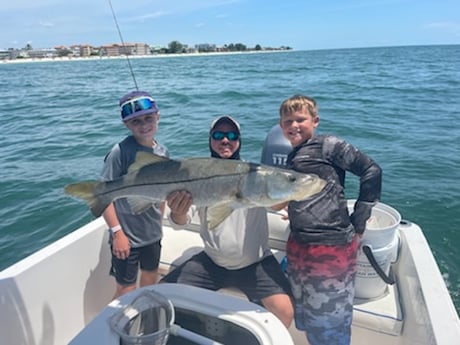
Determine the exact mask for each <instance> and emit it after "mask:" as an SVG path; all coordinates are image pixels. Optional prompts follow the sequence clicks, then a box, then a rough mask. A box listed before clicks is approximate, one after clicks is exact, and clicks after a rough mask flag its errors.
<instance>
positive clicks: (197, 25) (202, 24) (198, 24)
mask: <svg viewBox="0 0 460 345" xmlns="http://www.w3.org/2000/svg"><path fill="white" fill-rule="evenodd" d="M205 25H206V24H205V23H196V24H195V27H196V28H202V27H203V26H205Z"/></svg>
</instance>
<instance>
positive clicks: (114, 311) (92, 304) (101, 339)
mask: <svg viewBox="0 0 460 345" xmlns="http://www.w3.org/2000/svg"><path fill="white" fill-rule="evenodd" d="M276 157H277V158H276V159H278V158H279V156H276ZM382 207H383V210H384V211H385V210H386V209H385V207H387V206H385V205H383V204H382ZM390 209H391V208H390ZM269 224H270V245H271V248H272V250H273V252H274V253H275V256H276V257H277V258H278V259H279V260H280V261H281V260H282V259H283V257H284V248H285V242H286V239H287V236H288V234H289V227H288V223H287V221H285V220H282V218H281V217H280V215H279V214H278V213H269ZM393 230H394V233H395V235H396V237H397V242H396V243H397V245H393V244H392V245H391V247H394V248H395V250H396V255H393V256H394V257H393V258H392V259H391V262H389V265H390V264H391V272H392V276H393V277H394V278H395V281H396V282H395V284H393V285H389V284H383V290H382V293H379V294H378V296H372V297H366V298H356V299H355V303H354V314H353V326H352V344H353V345H368V344H372V345H415V344H420V345H453V344H458V343H459V339H460V321H459V317H458V314H457V312H456V310H455V307H454V304H453V302H452V299H451V297H450V295H449V292H448V289H447V287H446V285H445V282H444V280H443V277H442V275H441V273H440V271H439V268H438V266H437V264H436V261H435V259H434V257H433V254H432V252H431V250H430V248H429V246H428V244H427V241H426V239H425V237H424V235H423V232H422V230H421V228H420V227H419V226H418V225H417V224H414V223H411V222H409V221H401V222H400V223H399V221H398V224H396V225H395V226H394V227H393ZM198 231H199V224H198V223H197V220H196V219H195V220H194V221H193V222H192V224H190V226H188V228H187V229H186V230H180V231H177V230H173V229H172V228H171V227H170V226H169V225H168V221H167V220H165V222H164V226H163V232H164V237H163V240H162V256H161V263H160V271H161V273H162V274H165V273H167V272H168V271H169V270H170V269H171V267H173V266H174V265H177V264H178V263H180V262H181V261H183V260H184V259H186V258H188V257H189V256H190V255H192V254H194V253H196V252H197V251H199V250H201V248H202V241H201V239H200V236H199V233H198ZM107 242H108V231H107V226H106V224H105V222H104V220H103V219H102V218H98V219H95V220H94V221H92V222H90V223H89V224H87V225H85V226H83V227H81V228H79V229H76V230H75V231H74V232H72V233H70V234H69V235H67V236H65V237H63V238H61V239H59V240H57V241H56V242H54V243H52V244H50V245H48V246H47V247H45V248H43V249H42V250H40V251H38V252H36V253H34V254H32V255H30V256H29V257H27V258H25V259H23V260H21V261H19V262H17V263H16V264H14V265H12V266H10V267H8V268H6V269H5V270H3V271H2V272H0V343H1V344H5V345H6V344H8V345H10V344H11V345H13V344H14V345H62V344H69V343H70V344H72V345H83V344H85V345H87V344H98V345H109V344H120V333H117V332H116V330H115V328H114V327H113V326H112V323H113V322H114V321H113V320H114V319H115V318H116V317H118V316H120V315H122V316H126V317H128V316H130V315H131V316H133V315H134V314H135V313H134V314H133V310H131V309H129V308H130V306H131V307H132V305H133V304H135V303H136V301H137V302H138V301H139V298H141V297H143V296H144V297H145V296H149V294H153V295H155V296H158V295H160V296H162V297H163V299H165V300H167V301H168V303H169V306H170V308H171V310H172V313H173V314H174V315H173V316H174V317H173V320H170V319H168V320H166V321H165V320H163V321H162V322H163V324H164V325H163V328H158V332H159V331H160V330H164V329H167V333H168V335H169V337H168V342H167V344H170V345H172V344H192V345H193V344H219V343H220V344H245V345H252V344H264V345H268V344H279V345H290V344H295V345H305V344H308V343H307V341H306V337H305V335H304V334H303V333H301V332H299V331H297V330H296V329H295V327H294V326H291V327H290V328H289V330H287V329H286V328H284V326H283V325H282V324H281V322H280V321H279V320H278V319H277V318H276V317H275V316H274V315H272V314H271V313H269V312H268V311H266V310H265V309H263V308H262V307H260V306H259V305H256V304H253V303H250V302H249V301H247V300H246V299H245V298H244V297H243V295H242V294H241V293H240V292H239V291H235V290H223V291H219V292H212V291H208V290H204V289H198V288H193V287H190V286H184V285H180V284H157V285H152V286H148V287H144V288H141V289H137V290H135V291H133V292H131V293H129V294H127V295H124V296H122V297H121V298H119V299H117V300H114V301H111V298H112V296H113V294H114V287H115V284H114V281H113V278H112V277H110V276H109V267H110V252H109V246H108V243H107ZM364 279H367V278H366V277H364ZM357 285H358V282H357ZM357 288H358V286H357ZM144 305H145V304H144ZM152 309H153V308H152ZM138 314H140V315H141V316H142V315H143V314H142V313H141V312H140V311H139V312H138ZM134 316H136V315H134ZM139 317H140V316H139ZM133 320H134V318H133ZM128 321H132V320H128ZM157 322H158V320H157ZM131 325H132V324H131ZM144 331H145V330H144ZM126 332H128V331H126ZM158 332H152V333H151V334H150V335H155V334H156V333H158ZM147 335H148V334H147ZM139 336H142V335H141V334H140V332H139ZM144 336H145V334H144ZM121 337H123V335H121ZM192 339H193V340H192ZM147 340H148V339H147V338H143V340H142V339H141V340H140V341H139V342H137V343H138V344H150V343H149V342H147ZM133 343H134V342H133ZM151 344H160V343H159V342H155V343H153V342H151Z"/></svg>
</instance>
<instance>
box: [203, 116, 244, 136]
mask: <svg viewBox="0 0 460 345" xmlns="http://www.w3.org/2000/svg"><path fill="white" fill-rule="evenodd" d="M222 122H227V123H229V124H231V125H232V126H233V127H235V129H236V130H237V132H238V134H240V124H239V123H238V121H236V120H235V119H234V118H233V117H231V116H230V115H224V116H221V117H218V118H217V119H214V120H213V121H212V122H211V128H210V132H212V130H213V129H214V128H215V127H216V126H217V125H218V124H220V123H222Z"/></svg>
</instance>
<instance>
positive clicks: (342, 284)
mask: <svg viewBox="0 0 460 345" xmlns="http://www.w3.org/2000/svg"><path fill="white" fill-rule="evenodd" d="M286 251H287V258H288V266H287V273H288V277H289V281H290V283H291V287H292V293H293V296H294V300H295V324H296V327H297V328H298V329H299V330H302V331H306V333H307V338H308V341H309V342H310V344H311V345H320V344H321V345H323V344H328V345H348V344H350V338H351V321H352V313H353V298H354V278H355V275H356V256H357V251H358V239H357V238H356V237H355V238H354V239H353V241H352V242H351V243H349V244H346V245H306V244H301V243H299V242H296V241H295V240H294V239H293V238H292V236H291V237H290V238H289V240H288V243H287V249H286Z"/></svg>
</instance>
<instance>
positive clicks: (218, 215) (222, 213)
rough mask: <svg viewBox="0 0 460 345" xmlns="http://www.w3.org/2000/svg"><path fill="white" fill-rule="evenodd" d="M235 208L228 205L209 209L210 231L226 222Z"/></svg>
mask: <svg viewBox="0 0 460 345" xmlns="http://www.w3.org/2000/svg"><path fill="white" fill-rule="evenodd" d="M232 212H233V208H231V207H229V206H228V205H220V206H212V207H209V208H208V212H207V216H208V229H209V230H211V231H212V230H214V229H215V228H216V226H218V225H219V224H220V223H222V222H223V221H224V219H225V218H227V217H228V216H229V215H230V214H231V213H232Z"/></svg>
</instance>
